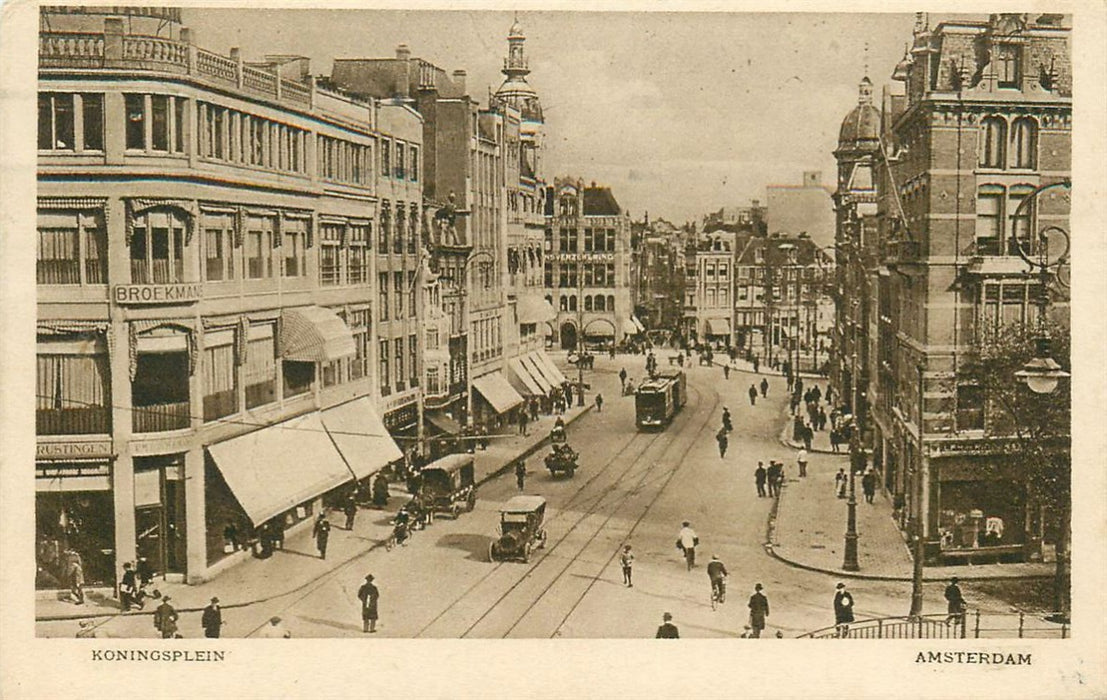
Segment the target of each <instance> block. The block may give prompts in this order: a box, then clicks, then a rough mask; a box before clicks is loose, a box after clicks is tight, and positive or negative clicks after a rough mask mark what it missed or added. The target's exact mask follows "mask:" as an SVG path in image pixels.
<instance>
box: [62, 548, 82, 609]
mask: <svg viewBox="0 0 1107 700" xmlns="http://www.w3.org/2000/svg"><path fill="white" fill-rule="evenodd" d="M65 581H66V583H68V584H69V593H70V594H71V595H72V596H73V602H74V603H75V604H76V605H84V604H85V588H84V587H85V567H84V562H83V561H81V555H80V553H78V552H77V550H75V549H67V550H65Z"/></svg>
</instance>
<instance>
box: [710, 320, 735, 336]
mask: <svg viewBox="0 0 1107 700" xmlns="http://www.w3.org/2000/svg"><path fill="white" fill-rule="evenodd" d="M707 334H708V335H730V321H729V320H728V319H725V318H709V319H707Z"/></svg>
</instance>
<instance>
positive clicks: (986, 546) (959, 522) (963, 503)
mask: <svg viewBox="0 0 1107 700" xmlns="http://www.w3.org/2000/svg"><path fill="white" fill-rule="evenodd" d="M934 466H937V467H938V470H937V473H938V480H937V483H936V484H935V488H934V491H935V493H933V494H932V499H931V503H932V505H933V506H934V508H935V516H932V517H931V524H932V526H933V527H935V528H936V529H935V530H934V534H933V536H932V537H931V540H932V541H933V540H934V539H936V540H937V543H938V550H939V553H940V556H941V558H942V559H944V560H947V561H952V560H964V559H970V560H972V561H980V560H1004V559H1022V558H1023V557H1024V556H1026V555H1027V554H1028V552H1027V551H1026V548H1027V547H1028V546H1031V547H1036V546H1037V542H1038V541H1039V538H1040V533H1037V532H1032V530H1033V529H1034V528H1037V527H1040V523H1037V522H1035V520H1036V519H1034V518H1029V519H1028V517H1027V515H1028V509H1027V506H1028V504H1027V498H1026V481H1025V479H1024V478H1023V470H1021V469H1020V468H1018V467H1017V466H1016V465H1013V464H1010V463H1008V460H1003V459H1002V458H999V457H994V456H993V457H990V458H989V457H953V458H947V459H942V460H935V461H933V462H932V469H933V467H934ZM1028 526H1030V527H1028Z"/></svg>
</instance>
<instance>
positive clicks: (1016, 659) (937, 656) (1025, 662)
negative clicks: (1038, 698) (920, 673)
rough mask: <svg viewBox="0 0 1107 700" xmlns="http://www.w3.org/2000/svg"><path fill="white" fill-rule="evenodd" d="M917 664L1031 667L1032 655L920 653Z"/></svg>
mask: <svg viewBox="0 0 1107 700" xmlns="http://www.w3.org/2000/svg"><path fill="white" fill-rule="evenodd" d="M915 663H917V664H984V665H990V666H1029V665H1030V654H1004V653H1001V652H998V651H920V652H919V653H918V655H917V656H915Z"/></svg>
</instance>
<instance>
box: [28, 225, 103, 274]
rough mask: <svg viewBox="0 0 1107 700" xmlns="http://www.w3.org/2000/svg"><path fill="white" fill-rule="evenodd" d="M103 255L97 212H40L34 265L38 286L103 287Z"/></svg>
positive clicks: (101, 235) (100, 227) (101, 227)
mask: <svg viewBox="0 0 1107 700" xmlns="http://www.w3.org/2000/svg"><path fill="white" fill-rule="evenodd" d="M106 253H107V251H106V249H105V232H104V225H103V215H102V214H101V213H100V212H94V211H87V212H86V211H62V210H57V211H48V210H40V211H39V213H38V246H37V260H36V265H35V276H36V279H37V281H38V283H39V284H104V283H105V282H106V281H107V259H106Z"/></svg>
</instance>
